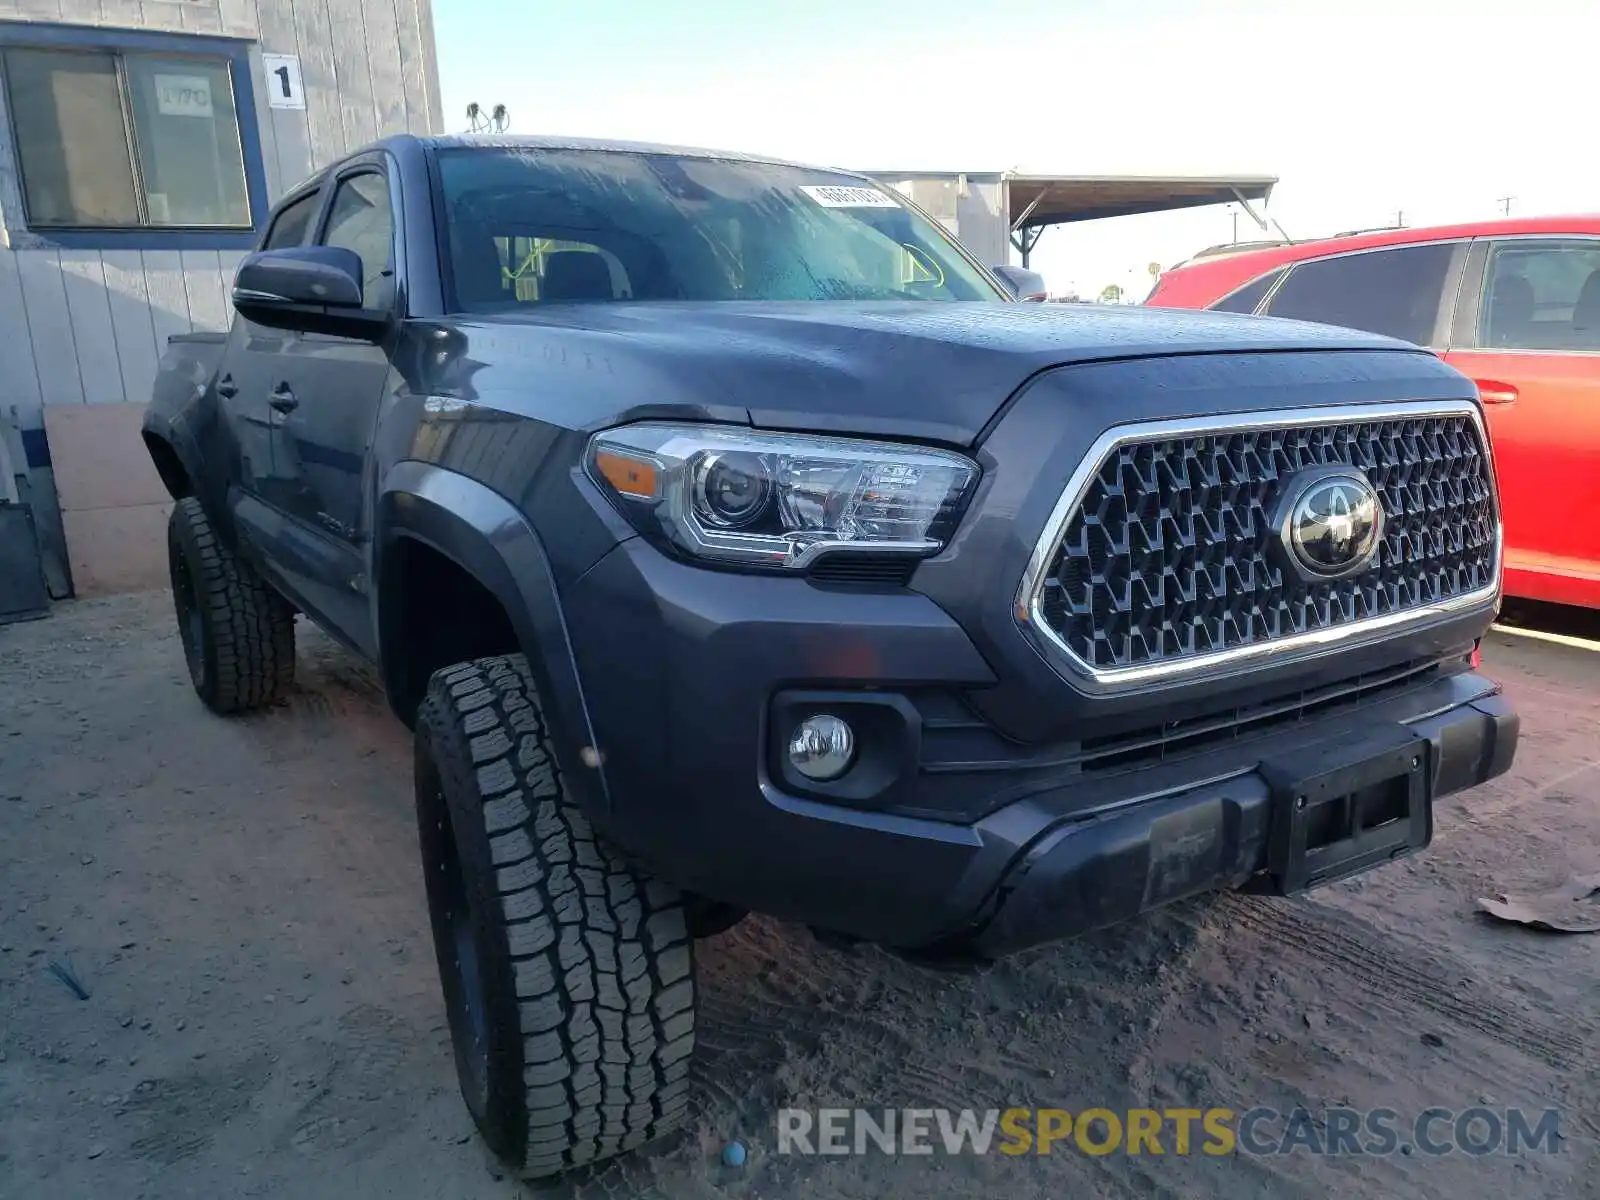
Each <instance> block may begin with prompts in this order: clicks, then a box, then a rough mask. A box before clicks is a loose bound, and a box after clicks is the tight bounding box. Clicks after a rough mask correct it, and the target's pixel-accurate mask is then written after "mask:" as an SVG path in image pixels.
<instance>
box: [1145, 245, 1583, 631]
mask: <svg viewBox="0 0 1600 1200" xmlns="http://www.w3.org/2000/svg"><path fill="white" fill-rule="evenodd" d="M1145 303H1146V304H1149V305H1157V306H1162V307H1167V308H1211V309H1217V310H1219V311H1222V312H1238V313H1261V314H1265V315H1268V316H1274V317H1296V318H1299V319H1301V320H1306V321H1321V322H1323V323H1325V324H1329V325H1345V326H1351V327H1354V328H1356V329H1364V330H1368V331H1371V332H1374V333H1385V334H1389V335H1391V336H1393V337H1398V338H1403V339H1405V340H1406V341H1408V342H1415V343H1417V344H1418V345H1421V346H1427V347H1429V348H1431V349H1432V350H1434V351H1435V352H1436V353H1438V354H1439V355H1441V356H1442V357H1443V358H1444V359H1445V361H1446V362H1449V363H1450V364H1452V365H1453V366H1455V367H1457V368H1458V369H1460V370H1461V371H1463V372H1465V373H1466V374H1467V375H1469V376H1470V377H1471V378H1472V379H1473V380H1474V381H1475V382H1476V383H1477V385H1478V391H1479V392H1480V393H1481V394H1482V396H1483V400H1484V403H1485V404H1486V405H1487V406H1488V415H1489V428H1490V433H1491V435H1492V437H1493V441H1494V451H1495V460H1496V463H1497V465H1498V467H1499V471H1500V491H1501V507H1502V509H1503V513H1504V520H1505V538H1506V555H1505V564H1506V573H1505V575H1506V592H1507V594H1508V595H1512V596H1524V597H1528V598H1530V599H1535V600H1551V601H1555V602H1557V603H1561V604H1580V605H1585V606H1587V607H1591V608H1600V216H1589V217H1540V218H1530V219H1528V220H1507V221H1485V222H1480V223H1478V224H1475V225H1452V226H1441V227H1438V228H1435V229H1386V230H1383V231H1381V232H1377V233H1365V234H1358V235H1354V236H1349V237H1339V238H1331V239H1327V240H1324V241H1317V242H1299V243H1294V244H1288V245H1281V246H1273V247H1271V248H1269V249H1260V250H1250V251H1247V252H1244V253H1239V254H1226V255H1217V256H1208V257H1206V258H1203V259H1196V260H1193V261H1191V262H1189V263H1186V264H1183V265H1182V266H1178V267H1175V268H1173V269H1172V270H1171V271H1168V272H1167V273H1166V274H1165V275H1163V276H1162V277H1161V280H1160V282H1158V283H1157V284H1156V288H1155V291H1153V292H1152V293H1151V294H1150V298H1149V299H1148V300H1146V301H1145Z"/></svg>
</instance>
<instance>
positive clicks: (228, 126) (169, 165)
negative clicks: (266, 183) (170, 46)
mask: <svg viewBox="0 0 1600 1200" xmlns="http://www.w3.org/2000/svg"><path fill="white" fill-rule="evenodd" d="M4 57H5V74H6V93H7V99H8V101H9V103H10V106H11V120H12V124H13V126H14V127H15V131H16V145H17V158H18V161H19V165H20V166H21V170H22V192H23V197H24V200H25V202H26V205H27V212H28V223H29V224H30V225H31V226H36V227H39V228H57V229H138V228H162V229H171V228H210V229H249V228H250V227H251V219H250V198H249V192H248V190H247V188H246V185H245V168H244V153H243V150H242V148H241V144H240V136H239V115H238V112H237V110H236V108H235V104H234V92H233V77H232V73H231V67H230V63H229V61H228V60H227V59H225V58H206V57H189V56H187V55H184V56H169V55H155V54H133V53H122V52H107V51H86V50H53V49H51V50H43V49H21V48H16V47H13V48H10V49H7V50H6V51H5V56H4Z"/></svg>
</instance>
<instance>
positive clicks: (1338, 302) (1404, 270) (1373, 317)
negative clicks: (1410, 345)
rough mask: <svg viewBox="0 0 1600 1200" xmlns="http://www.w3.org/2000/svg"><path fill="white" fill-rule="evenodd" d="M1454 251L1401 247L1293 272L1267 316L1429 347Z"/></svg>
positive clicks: (1303, 266) (1446, 247)
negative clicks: (1291, 318)
mask: <svg viewBox="0 0 1600 1200" xmlns="http://www.w3.org/2000/svg"><path fill="white" fill-rule="evenodd" d="M1454 252H1455V246H1454V244H1452V243H1449V242H1440V243H1435V244H1432V245H1427V246H1398V247H1396V248H1394V249H1392V250H1369V251H1366V252H1365V253H1361V254H1346V255H1342V256H1340V257H1338V258H1325V259H1321V260H1320V261H1317V262H1308V263H1301V264H1300V265H1299V266H1297V267H1295V268H1294V269H1293V270H1292V271H1290V272H1289V278H1287V279H1285V280H1284V281H1283V286H1282V287H1280V288H1279V289H1278V291H1277V293H1276V294H1275V295H1274V296H1273V297H1272V301H1271V303H1270V304H1269V305H1268V306H1267V311H1268V312H1269V313H1270V314H1271V315H1272V316H1274V317H1297V318H1299V319H1300V320H1302V321H1321V322H1323V323H1324V324H1327V325H1343V326H1346V327H1347V328H1350V329H1361V330H1365V331H1366V332H1368V333H1381V334H1386V335H1387V336H1389V337H1397V338H1400V339H1402V340H1404V341H1407V342H1415V343H1416V344H1418V345H1421V346H1425V345H1427V344H1428V343H1429V342H1431V341H1432V340H1433V329H1434V323H1435V322H1436V321H1437V320H1438V316H1439V301H1440V298H1441V297H1442V296H1443V294H1444V279H1445V275H1446V273H1447V272H1448V271H1449V269H1450V257H1451V255H1452V254H1454Z"/></svg>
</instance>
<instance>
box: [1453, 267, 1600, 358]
mask: <svg viewBox="0 0 1600 1200" xmlns="http://www.w3.org/2000/svg"><path fill="white" fill-rule="evenodd" d="M1478 344H1479V345H1480V346H1483V347H1486V348H1489V349H1505V350H1600V243H1597V242H1592V241H1568V242H1557V241H1551V242H1501V243H1499V244H1497V245H1495V246H1494V247H1492V248H1491V250H1490V252H1489V269H1488V271H1487V272H1486V274H1485V287H1484V292H1483V303H1482V304H1481V305H1480V306H1479V312H1478Z"/></svg>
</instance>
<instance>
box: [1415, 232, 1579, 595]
mask: <svg viewBox="0 0 1600 1200" xmlns="http://www.w3.org/2000/svg"><path fill="white" fill-rule="evenodd" d="M1479 253H1480V254H1481V255H1482V257H1481V258H1480V260H1479V261H1480V262H1482V264H1483V270H1482V272H1481V275H1480V274H1479V273H1478V272H1477V271H1469V272H1468V275H1467V279H1468V280H1469V281H1471V280H1474V279H1481V285H1480V286H1479V287H1478V288H1477V289H1476V291H1475V294H1474V295H1472V296H1468V297H1464V299H1466V300H1467V304H1466V305H1465V306H1464V312H1465V314H1466V320H1465V322H1458V325H1457V331H1456V333H1457V336H1456V338H1455V339H1454V343H1455V344H1453V345H1452V347H1451V349H1450V351H1449V353H1448V354H1447V355H1446V361H1448V362H1449V363H1450V364H1451V365H1452V366H1454V367H1456V368H1457V369H1458V370H1460V371H1463V372H1465V373H1466V374H1467V375H1468V376H1470V377H1471V378H1472V379H1473V380H1474V382H1476V383H1477V385H1478V390H1479V392H1480V394H1481V395H1482V396H1483V399H1484V403H1485V410H1486V412H1487V414H1488V418H1489V432H1490V436H1491V437H1492V439H1493V442H1494V453H1495V462H1496V465H1497V467H1498V469H1499V477H1500V504H1501V511H1502V514H1503V520H1504V524H1505V539H1506V591H1507V592H1508V593H1509V594H1511V595H1514V596H1523V597H1527V598H1530V599H1536V600H1549V601H1554V602H1557V603H1562V604H1582V605H1587V606H1591V607H1600V240H1587V239H1581V238H1552V239H1548V240H1546V239H1537V240H1535V239H1517V238H1508V239H1504V240H1495V241H1492V242H1488V243H1486V244H1484V245H1483V248H1482V249H1481V250H1480V251H1479Z"/></svg>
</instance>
